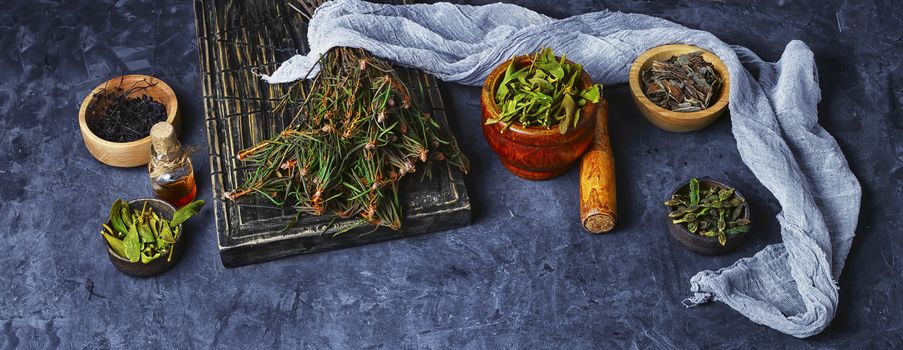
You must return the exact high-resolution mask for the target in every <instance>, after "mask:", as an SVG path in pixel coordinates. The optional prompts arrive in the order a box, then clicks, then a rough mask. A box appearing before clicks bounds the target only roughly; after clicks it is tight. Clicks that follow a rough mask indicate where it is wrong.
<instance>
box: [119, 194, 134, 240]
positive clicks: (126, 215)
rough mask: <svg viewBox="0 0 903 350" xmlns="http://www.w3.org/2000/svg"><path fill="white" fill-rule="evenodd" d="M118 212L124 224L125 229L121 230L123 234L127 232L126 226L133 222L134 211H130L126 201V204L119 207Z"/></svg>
mask: <svg viewBox="0 0 903 350" xmlns="http://www.w3.org/2000/svg"><path fill="white" fill-rule="evenodd" d="M123 202H125V201H123ZM120 214H121V216H120V218H121V219H122V223H123V224H125V231H122V234H123V235H125V233H126V232H128V227H129V226H132V224H133V221H132V216H133V215H134V213H132V208H130V207H129V205H128V204H127V203H126V205H123V206H122V208H121V209H120Z"/></svg>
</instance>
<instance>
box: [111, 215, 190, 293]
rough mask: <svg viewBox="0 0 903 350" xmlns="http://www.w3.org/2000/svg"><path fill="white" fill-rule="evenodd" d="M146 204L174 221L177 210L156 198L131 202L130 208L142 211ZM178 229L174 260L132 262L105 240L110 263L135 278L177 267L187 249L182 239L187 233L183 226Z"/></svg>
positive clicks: (165, 258) (160, 258)
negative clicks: (120, 254) (114, 250)
mask: <svg viewBox="0 0 903 350" xmlns="http://www.w3.org/2000/svg"><path fill="white" fill-rule="evenodd" d="M144 203H147V206H148V207H150V208H151V210H153V211H154V212H156V213H157V215H159V216H160V217H161V218H165V219H166V220H172V215H173V214H174V213H175V212H176V208H175V207H173V206H172V205H171V204H169V203H166V202H165V201H162V200H159V199H156V198H142V199H136V200H133V201H131V202H129V207H130V208H132V210H141V208H143V207H144ZM107 226H110V221H109V220H107ZM178 229H179V232H180V233H179V237H177V238H176V243H173V245H172V249H173V251H172V259H171V260H169V261H167V259H168V258H169V257H168V256H160V257H159V258H157V259H155V260H154V261H151V262H150V263H147V264H145V263H142V262H141V261H138V262H131V261H130V260H129V259H126V258H125V257H121V256H119V255H117V254H116V253H115V252H113V249H112V248H110V246H109V244H108V243H106V240H104V242H105V244H106V247H107V255H108V256H109V257H110V262H112V263H113V266H115V267H116V269H117V270H119V271H121V272H122V273H124V274H126V275H129V276H134V277H152V276H157V275H159V274H162V273H164V272H166V271H167V270H169V269H170V268H171V267H173V266H175V265H176V263H177V262H179V258H181V257H182V251H183V250H184V249H185V241H184V240H183V239H182V237H183V236H184V235H185V231H183V228H182V225H181V224H180V225H179V226H178Z"/></svg>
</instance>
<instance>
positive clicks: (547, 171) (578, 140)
mask: <svg viewBox="0 0 903 350" xmlns="http://www.w3.org/2000/svg"><path fill="white" fill-rule="evenodd" d="M512 62H517V63H516V64H517V65H518V66H524V65H528V64H530V57H529V56H517V57H515V58H514V59H513V60H508V61H505V62H503V63H502V64H501V65H499V66H498V67H496V68H495V69H494V70H493V71H492V72H491V73H489V77H487V78H486V83H485V84H483V92H482V94H481V95H480V105H481V107H482V110H483V117H482V120H481V123H482V124H483V135H484V136H485V137H486V142H488V143H489V146H490V147H492V150H493V151H495V153H497V154H498V156H499V160H501V162H502V164H503V165H504V166H505V168H506V169H508V171H511V173H513V174H514V175H517V176H519V177H522V178H524V179H528V180H548V179H551V178H554V177H557V176H559V175H561V174H564V173H565V172H567V170H568V169H570V167H571V166H572V165H573V164H574V161H575V160H577V158H579V157H580V155H582V154H583V152H584V151H586V148H587V147H588V146H589V144H590V142H592V140H593V130H594V129H595V127H596V112H597V111H598V109H599V108H604V107H601V101H602V99H600V103H587V104H585V105H584V106H583V108H582V109H581V110H580V120H579V121H578V122H577V126H576V127H573V128H570V129H568V131H567V132H565V133H564V134H562V133H560V132H559V131H558V127H557V126H552V127H551V128H548V129H547V128H544V127H527V128H525V127H523V126H521V125H520V124H518V123H513V124H512V125H511V126H510V127H509V128H508V129H507V130H505V131H504V132H502V130H503V129H505V126H506V125H507V123H505V122H498V123H495V124H491V125H486V119H489V118H497V117H498V115H499V113H501V110H500V109H499V107H498V105H496V103H495V91H496V89H498V86H499V84H500V83H501V80H502V78H503V77H504V76H505V70H506V69H508V65H509V64H511V63H512ZM567 62H568V63H570V64H573V62H570V61H567ZM591 85H593V81H592V79H590V77H589V75H588V74H586V72H583V74H582V75H581V76H580V88H581V89H584V88H587V87H589V86H591Z"/></svg>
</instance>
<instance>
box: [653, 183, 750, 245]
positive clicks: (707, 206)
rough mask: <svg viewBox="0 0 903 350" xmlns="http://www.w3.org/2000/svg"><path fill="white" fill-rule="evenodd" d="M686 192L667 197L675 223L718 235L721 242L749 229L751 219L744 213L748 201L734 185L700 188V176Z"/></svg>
mask: <svg viewBox="0 0 903 350" xmlns="http://www.w3.org/2000/svg"><path fill="white" fill-rule="evenodd" d="M688 187H689V190H688V191H687V193H686V194H681V193H677V194H674V196H673V197H671V199H669V200H667V201H665V203H664V204H665V205H666V206H668V207H670V208H671V212H670V213H668V217H669V218H671V222H672V223H673V224H682V225H684V227H686V229H687V231H690V232H692V233H695V234H698V235H701V236H705V237H715V238H718V243H720V244H721V245H722V246H723V245H725V244H726V243H727V238H728V237H730V236H734V235H738V234H741V233H745V232H748V231H749V225H750V221H749V218H747V217H745V216H744V214H745V211H744V210H743V209H744V207H745V206H746V202H745V201H744V200H743V198H741V197H739V196H736V195H735V194H734V189H732V188H728V189H725V188H720V187H709V188H704V189H703V188H701V186H700V184H699V180H697V179H695V178H693V179H690V185H689V186H688Z"/></svg>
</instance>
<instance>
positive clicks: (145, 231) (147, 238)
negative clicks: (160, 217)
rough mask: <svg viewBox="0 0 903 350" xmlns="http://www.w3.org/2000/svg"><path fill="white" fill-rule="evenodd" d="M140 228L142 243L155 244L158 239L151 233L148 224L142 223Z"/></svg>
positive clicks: (139, 225)
mask: <svg viewBox="0 0 903 350" xmlns="http://www.w3.org/2000/svg"><path fill="white" fill-rule="evenodd" d="M137 226H138V235H139V236H140V237H141V242H142V243H154V242H155V241H156V240H157V239H156V237H154V233H153V232H152V231H151V228H150V226H148V225H147V223H146V222H142V223H140V224H138V225H137Z"/></svg>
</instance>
